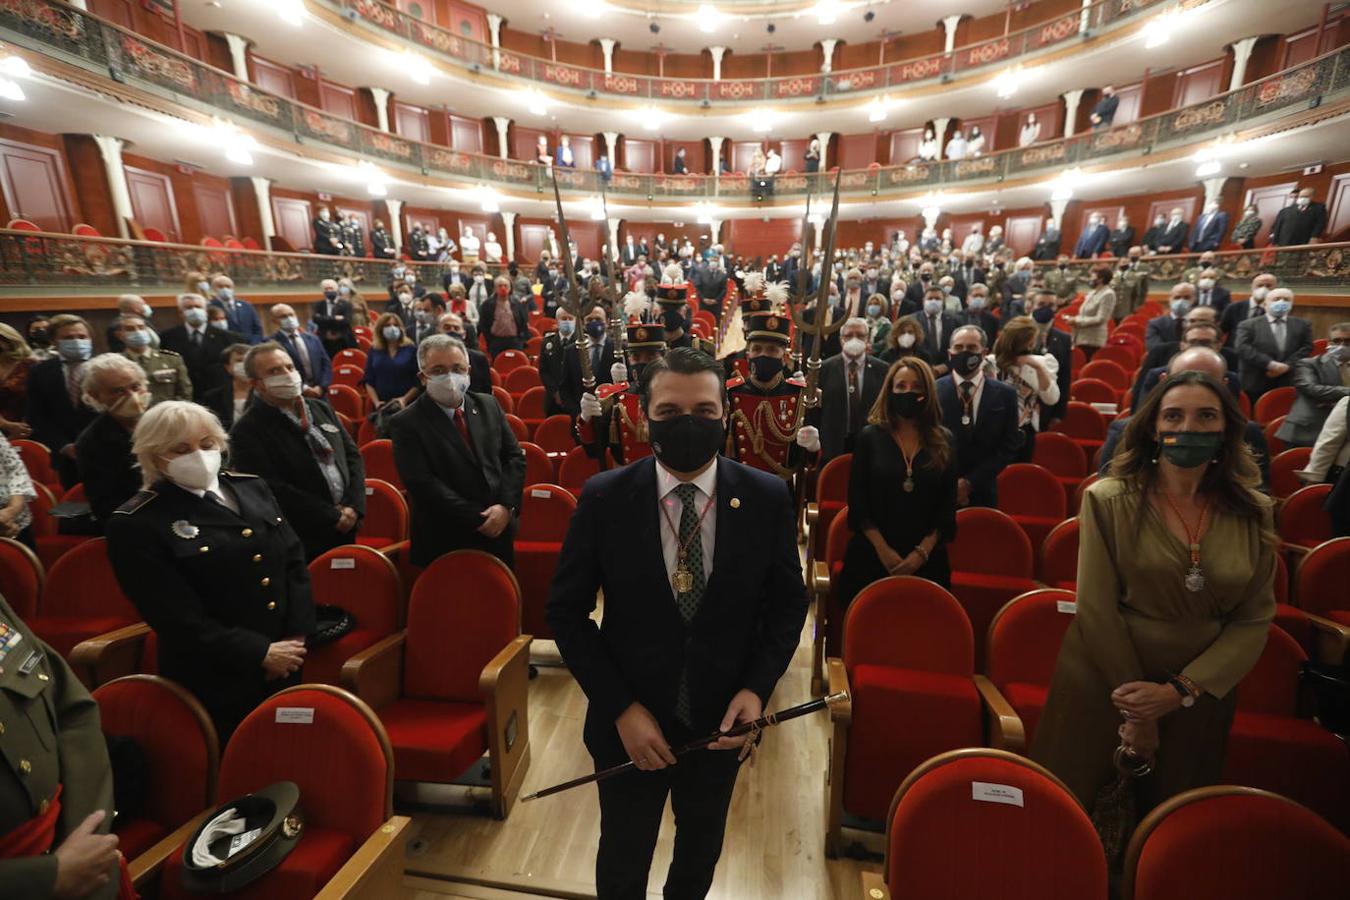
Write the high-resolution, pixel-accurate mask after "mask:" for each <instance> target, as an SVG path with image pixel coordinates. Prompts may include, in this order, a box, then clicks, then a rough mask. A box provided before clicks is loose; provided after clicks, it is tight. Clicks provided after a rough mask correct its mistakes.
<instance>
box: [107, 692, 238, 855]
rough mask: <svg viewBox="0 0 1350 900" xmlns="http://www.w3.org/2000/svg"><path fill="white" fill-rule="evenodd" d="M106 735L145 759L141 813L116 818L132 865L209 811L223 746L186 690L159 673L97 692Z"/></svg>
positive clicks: (116, 830)
mask: <svg viewBox="0 0 1350 900" xmlns="http://www.w3.org/2000/svg"><path fill="white" fill-rule="evenodd" d="M94 699H95V700H97V701H98V713H99V720H100V722H101V723H102V726H103V734H104V735H106V736H108V737H114V736H116V737H123V738H129V739H131V740H132V741H134V742H135V744H136V746H137V747H139V748H140V751H141V752H142V753H143V754H144V756H145V762H146V771H147V773H148V774H149V775H150V777H149V778H148V779H147V780H146V783H145V787H146V792H145V796H144V798H143V800H144V809H143V811H142V814H141V815H139V816H137V817H136V818H134V819H128V818H127V817H126V816H124V815H120V814H119V815H118V816H117V820H116V822H115V824H114V827H113V831H114V833H115V834H116V835H117V837H118V840H119V846H118V849H119V850H120V851H122V855H123V856H125V857H126V858H127V859H128V860H129V861H132V862H133V864H134V861H135V860H136V858H137V857H139V856H141V854H143V853H145V851H147V850H149V849H150V848H151V847H152V846H153V845H154V844H155V843H156V842H158V841H159V840H160V839H161V838H163V837H165V836H166V835H168V834H169V833H170V832H172V831H174V830H175V829H177V828H179V827H180V826H182V825H183V824H184V823H186V822H188V821H189V820H190V819H192V817H193V816H195V815H197V814H198V813H200V812H201V811H202V810H203V809H206V808H207V807H208V806H210V804H211V800H212V799H213V798H214V797H215V795H216V770H217V768H218V767H219V765H220V744H219V741H218V740H217V738H216V729H215V726H214V725H212V724H211V717H210V716H208V715H207V714H206V710H205V709H203V708H202V705H201V704H200V703H199V702H197V699H196V698H195V697H193V696H192V695H191V694H189V693H188V692H187V691H185V690H184V689H183V688H181V687H179V686H178V685H176V684H174V683H173V682H171V681H168V680H166V679H163V678H160V677H158V676H156V675H129V676H127V677H125V678H119V679H117V680H116V681H110V682H108V683H107V684H105V685H103V686H102V687H100V688H98V690H96V691H94Z"/></svg>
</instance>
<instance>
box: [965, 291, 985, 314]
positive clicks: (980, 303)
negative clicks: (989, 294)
mask: <svg viewBox="0 0 1350 900" xmlns="http://www.w3.org/2000/svg"><path fill="white" fill-rule="evenodd" d="M966 306H968V307H970V308H971V309H973V310H975V311H976V312H978V311H980V310H982V309H984V306H985V301H984V296H983V295H981V294H972V295H971V296H970V298H969V299H967V300H966Z"/></svg>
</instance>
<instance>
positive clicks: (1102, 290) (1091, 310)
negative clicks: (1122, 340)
mask: <svg viewBox="0 0 1350 900" xmlns="http://www.w3.org/2000/svg"><path fill="white" fill-rule="evenodd" d="M1111 278H1112V273H1111V270H1110V269H1108V268H1106V267H1105V266H1099V267H1098V268H1096V269H1093V270H1092V286H1091V288H1090V289H1089V290H1088V293H1087V297H1085V298H1084V299H1083V305H1082V306H1080V307H1079V308H1078V312H1076V313H1074V314H1073V315H1071V316H1068V317H1066V319H1065V321H1066V322H1067V323H1068V324H1069V325H1071V326H1073V345H1074V346H1075V347H1080V348H1082V350H1083V353H1084V354H1085V355H1086V356H1087V358H1088V359H1091V358H1092V354H1094V353H1096V352H1097V351H1098V350H1100V349H1101V348H1102V347H1104V346H1105V345H1106V330H1107V329H1106V325H1107V323H1108V322H1110V321H1111V316H1112V314H1113V313H1114V312H1115V308H1116V292H1115V291H1114V290H1112V288H1111Z"/></svg>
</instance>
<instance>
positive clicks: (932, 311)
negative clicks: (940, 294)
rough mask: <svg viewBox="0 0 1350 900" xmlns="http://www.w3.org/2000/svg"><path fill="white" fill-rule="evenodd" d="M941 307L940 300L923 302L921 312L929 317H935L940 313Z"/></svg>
mask: <svg viewBox="0 0 1350 900" xmlns="http://www.w3.org/2000/svg"><path fill="white" fill-rule="evenodd" d="M942 305H943V304H942V301H941V300H925V301H923V311H924V312H925V313H927V314H928V315H930V316H935V315H937V314H938V313H940V312H942Z"/></svg>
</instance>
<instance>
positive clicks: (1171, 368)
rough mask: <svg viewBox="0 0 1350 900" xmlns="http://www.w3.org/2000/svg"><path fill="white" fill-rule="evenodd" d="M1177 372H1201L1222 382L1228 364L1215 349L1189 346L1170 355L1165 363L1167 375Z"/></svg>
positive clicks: (1226, 372)
mask: <svg viewBox="0 0 1350 900" xmlns="http://www.w3.org/2000/svg"><path fill="white" fill-rule="evenodd" d="M1178 372H1203V373H1204V374H1206V375H1208V376H1209V377H1210V378H1213V379H1214V380H1215V381H1217V382H1219V384H1223V383H1224V376H1225V375H1227V374H1228V364H1227V363H1225V362H1224V361H1223V356H1222V355H1220V354H1219V352H1218V351H1217V350H1211V349H1209V348H1208V347H1191V348H1189V349H1186V350H1182V351H1181V352H1180V353H1178V354H1177V355H1176V356H1174V357H1172V360H1171V361H1170V362H1169V363H1168V364H1167V374H1168V375H1176V374H1177V373H1178Z"/></svg>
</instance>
